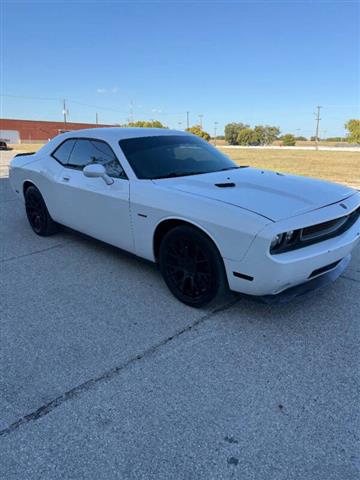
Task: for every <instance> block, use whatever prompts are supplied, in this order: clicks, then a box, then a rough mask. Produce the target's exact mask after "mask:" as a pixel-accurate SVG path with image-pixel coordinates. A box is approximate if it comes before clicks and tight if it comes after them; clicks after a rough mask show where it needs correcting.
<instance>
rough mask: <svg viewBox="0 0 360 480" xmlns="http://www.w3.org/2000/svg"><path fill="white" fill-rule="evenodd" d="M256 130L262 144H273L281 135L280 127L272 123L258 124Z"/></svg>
mask: <svg viewBox="0 0 360 480" xmlns="http://www.w3.org/2000/svg"><path fill="white" fill-rule="evenodd" d="M254 132H255V133H256V134H257V137H258V140H259V144H260V145H271V144H272V143H273V142H274V140H276V139H277V138H278V136H279V135H280V128H278V127H272V126H270V125H256V127H255V128H254Z"/></svg>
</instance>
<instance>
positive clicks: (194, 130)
mask: <svg viewBox="0 0 360 480" xmlns="http://www.w3.org/2000/svg"><path fill="white" fill-rule="evenodd" d="M186 131H187V132H190V133H193V134H194V135H197V136H198V137H201V138H203V139H204V140H206V141H207V142H208V141H209V140H210V135H209V134H208V133H207V132H205V131H204V130H203V129H202V128H201V126H200V125H194V126H192V127H190V128H187V129H186Z"/></svg>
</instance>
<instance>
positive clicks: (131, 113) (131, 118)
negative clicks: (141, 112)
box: [130, 100, 134, 122]
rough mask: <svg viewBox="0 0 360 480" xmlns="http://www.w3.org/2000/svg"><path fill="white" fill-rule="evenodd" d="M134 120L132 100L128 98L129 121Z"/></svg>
mask: <svg viewBox="0 0 360 480" xmlns="http://www.w3.org/2000/svg"><path fill="white" fill-rule="evenodd" d="M133 121H134V101H133V100H130V122H133Z"/></svg>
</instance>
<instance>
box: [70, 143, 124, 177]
mask: <svg viewBox="0 0 360 480" xmlns="http://www.w3.org/2000/svg"><path fill="white" fill-rule="evenodd" d="M91 163H99V164H101V165H103V166H104V168H105V170H106V173H107V174H108V175H109V176H110V177H116V178H126V174H125V172H124V170H123V168H122V167H121V165H120V163H119V160H118V159H117V158H116V156H115V154H114V152H113V151H112V149H111V148H110V147H109V145H108V144H107V143H105V142H103V141H100V140H90V139H82V138H79V139H77V140H76V143H75V145H74V148H73V149H72V151H71V154H70V158H69V160H68V162H67V166H68V167H71V168H76V169H83V168H84V167H85V166H86V165H89V164H91Z"/></svg>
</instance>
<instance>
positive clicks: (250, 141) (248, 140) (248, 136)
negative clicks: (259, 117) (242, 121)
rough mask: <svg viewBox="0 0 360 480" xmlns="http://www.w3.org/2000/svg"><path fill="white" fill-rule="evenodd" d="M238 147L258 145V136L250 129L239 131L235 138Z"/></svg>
mask: <svg viewBox="0 0 360 480" xmlns="http://www.w3.org/2000/svg"><path fill="white" fill-rule="evenodd" d="M237 144H238V145H252V146H255V145H260V138H259V134H258V133H257V132H255V130H253V129H252V128H244V129H243V130H240V132H239V134H238V136H237Z"/></svg>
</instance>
